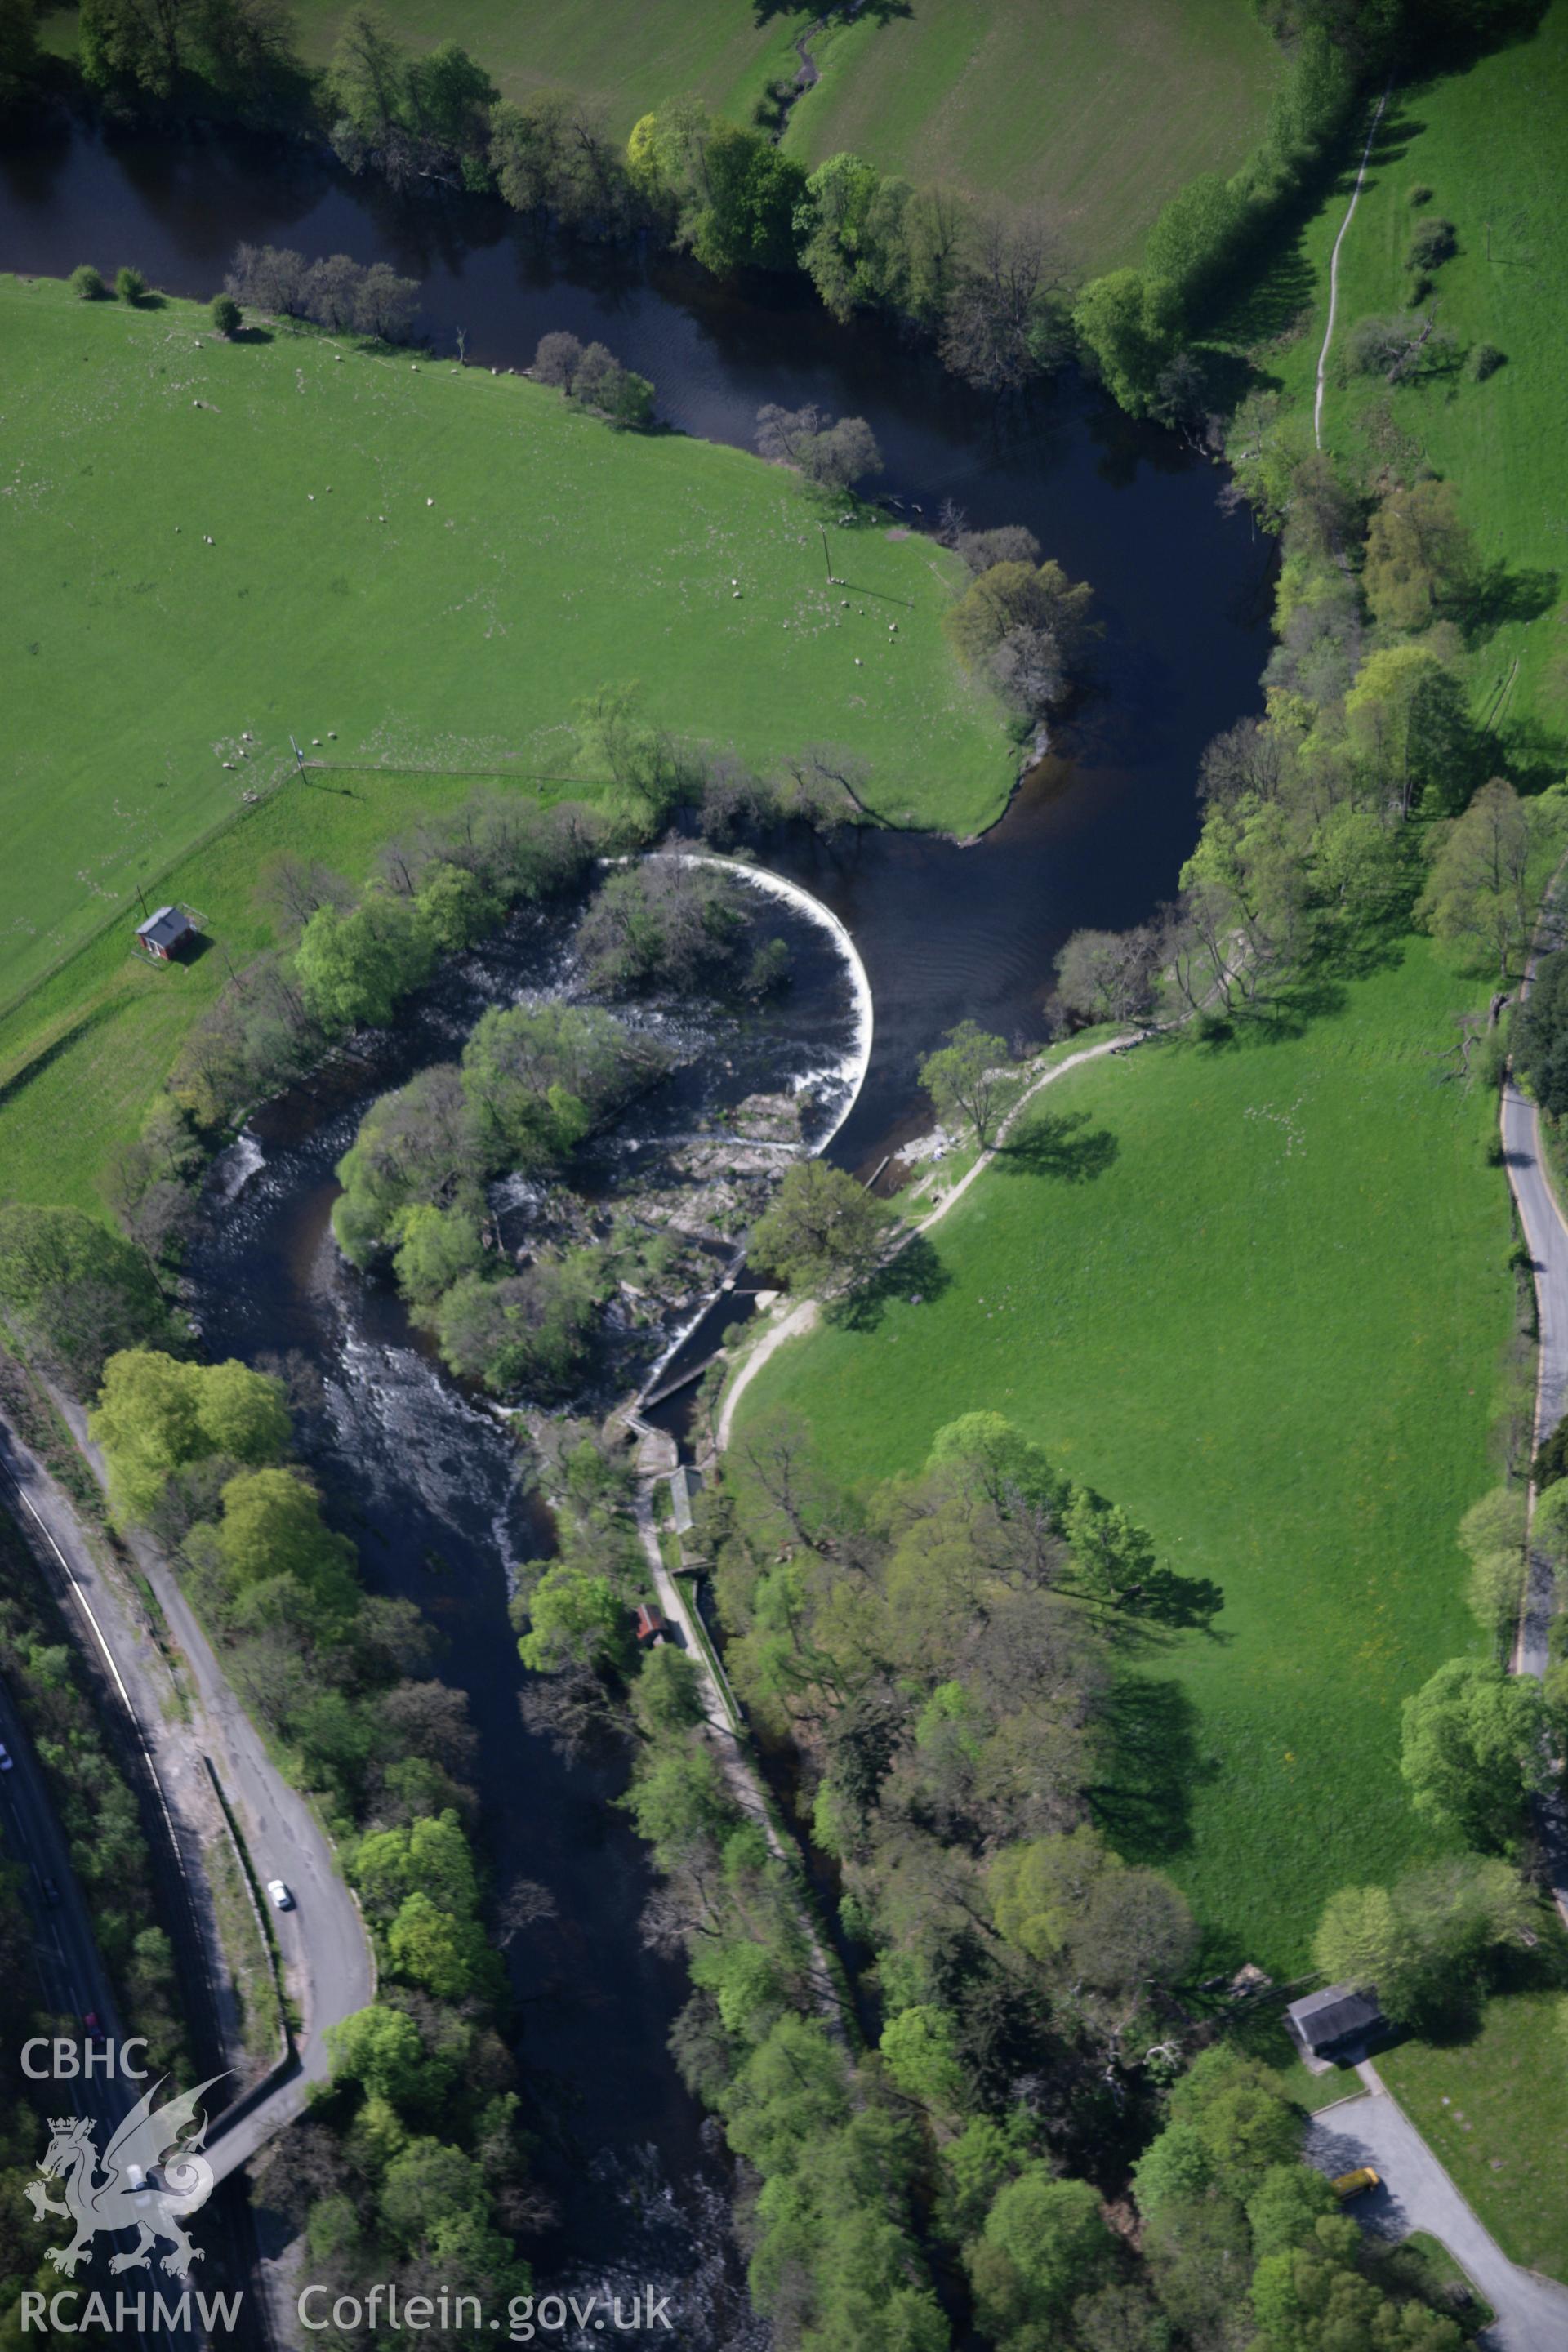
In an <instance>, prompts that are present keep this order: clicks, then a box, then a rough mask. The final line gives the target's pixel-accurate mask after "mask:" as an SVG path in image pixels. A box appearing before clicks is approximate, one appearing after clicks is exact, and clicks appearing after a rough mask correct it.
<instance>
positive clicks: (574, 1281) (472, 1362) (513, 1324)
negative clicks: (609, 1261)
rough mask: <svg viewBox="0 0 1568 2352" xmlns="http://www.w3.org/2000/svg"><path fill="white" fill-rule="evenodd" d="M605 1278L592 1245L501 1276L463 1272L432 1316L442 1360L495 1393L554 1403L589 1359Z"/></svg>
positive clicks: (570, 1385)
mask: <svg viewBox="0 0 1568 2352" xmlns="http://www.w3.org/2000/svg"><path fill="white" fill-rule="evenodd" d="M603 1285H604V1266H603V1260H602V1257H601V1255H600V1254H599V1253H598V1252H597V1251H595V1250H594V1249H590V1248H584V1249H578V1250H572V1251H569V1252H568V1253H567V1254H566V1255H565V1256H564V1257H562V1258H555V1257H544V1256H541V1257H540V1258H539V1259H537V1260H536V1262H535V1263H534V1264H533V1265H531V1266H530V1267H529V1268H528V1269H527V1271H526V1272H525V1273H522V1274H520V1275H509V1276H505V1277H503V1278H502V1279H501V1280H500V1281H498V1282H487V1281H486V1280H485V1279H484V1277H483V1276H482V1275H479V1274H465V1275H463V1276H459V1278H458V1281H457V1282H455V1283H454V1284H453V1286H452V1287H451V1288H450V1289H449V1290H448V1291H447V1292H446V1293H445V1294H444V1296H443V1297H441V1298H440V1300H439V1301H438V1302H437V1306H436V1308H435V1311H434V1314H433V1317H432V1320H433V1321H434V1324H435V1328H436V1336H437V1342H438V1344H439V1347H440V1349H441V1357H442V1360H443V1362H444V1363H446V1364H447V1367H448V1368H449V1370H452V1371H454V1372H458V1373H461V1374H464V1375H468V1376H469V1377H472V1378H475V1379H479V1380H482V1381H483V1382H484V1384H485V1386H486V1387H487V1388H488V1389H489V1391H490V1392H491V1394H492V1395H495V1396H505V1395H507V1394H509V1393H510V1392H511V1391H515V1390H520V1389H521V1390H523V1391H526V1392H527V1393H528V1395H529V1396H530V1397H531V1398H533V1399H535V1400H537V1401H539V1402H545V1403H552V1402H559V1401H560V1400H562V1399H563V1398H564V1397H566V1396H569V1395H570V1393H571V1391H572V1386H573V1383H574V1381H575V1380H576V1379H577V1378H578V1376H579V1375H580V1373H581V1371H582V1369H583V1366H584V1361H585V1360H586V1356H587V1349H588V1343H589V1340H590V1338H591V1336H592V1332H593V1327H594V1310H595V1307H596V1306H597V1304H598V1303H599V1300H600V1298H601V1297H602V1293H603Z"/></svg>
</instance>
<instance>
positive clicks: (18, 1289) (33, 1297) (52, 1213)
mask: <svg viewBox="0 0 1568 2352" xmlns="http://www.w3.org/2000/svg"><path fill="white" fill-rule="evenodd" d="M0 1305H3V1306H4V1307H5V1314H6V1316H7V1318H9V1320H10V1323H11V1326H12V1328H13V1329H14V1331H15V1332H16V1335H17V1337H18V1338H19V1339H21V1340H22V1341H23V1343H24V1345H25V1346H26V1348H27V1349H29V1350H30V1351H31V1352H32V1353H33V1354H35V1355H36V1356H37V1357H38V1359H39V1360H40V1361H41V1362H42V1363H43V1364H44V1365H45V1366H46V1367H47V1369H48V1370H50V1371H52V1372H53V1373H54V1374H55V1375H56V1376H57V1377H58V1379H60V1380H62V1381H64V1382H65V1384H66V1386H67V1387H68V1388H69V1389H70V1390H71V1391H72V1392H73V1393H74V1394H75V1395H77V1396H79V1397H87V1396H90V1395H91V1394H92V1393H93V1391H95V1390H96V1389H97V1387H98V1384H99V1381H100V1378H101V1377H102V1373H103V1368H104V1365H105V1363H106V1362H107V1361H108V1360H109V1359H110V1356H112V1355H114V1354H115V1353H116V1352H117V1351H118V1350H120V1349H127V1348H136V1347H141V1346H144V1345H153V1346H159V1347H167V1346H169V1345H170V1344H171V1343H172V1344H174V1345H176V1346H177V1345H179V1343H180V1342H179V1337H178V1335H177V1334H176V1332H175V1329H174V1325H173V1323H172V1321H171V1319H170V1316H169V1311H168V1309H167V1307H165V1306H164V1304H163V1297H162V1296H161V1294H160V1292H159V1289H158V1286H157V1283H156V1282H155V1280H154V1279H153V1275H152V1272H151V1271H150V1269H149V1267H148V1265H147V1263H146V1260H145V1259H144V1258H143V1256H142V1253H141V1251H140V1250H136V1249H133V1248H132V1246H131V1244H130V1243H129V1242H126V1241H123V1240H122V1239H121V1236H120V1235H119V1234H116V1233H112V1232H110V1228H109V1227H108V1226H107V1225H106V1224H104V1223H102V1222H101V1221H100V1219H99V1218H97V1217H89V1216H88V1215H87V1214H86V1213H84V1212H83V1211H82V1210H80V1209H35V1208H31V1207H27V1206H26V1205H24V1204H23V1203H22V1202H0Z"/></svg>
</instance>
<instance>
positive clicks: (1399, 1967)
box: [1312, 1886, 1420, 2017]
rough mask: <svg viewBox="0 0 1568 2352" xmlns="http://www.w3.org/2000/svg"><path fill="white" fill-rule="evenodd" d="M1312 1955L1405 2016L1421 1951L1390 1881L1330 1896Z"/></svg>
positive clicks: (1334, 1976) (1329, 1972) (1333, 1975)
mask: <svg viewBox="0 0 1568 2352" xmlns="http://www.w3.org/2000/svg"><path fill="white" fill-rule="evenodd" d="M1312 1958H1313V1960H1314V1962H1315V1963H1316V1965H1317V1966H1318V1967H1319V1968H1320V1969H1321V1970H1322V1972H1323V1974H1324V1976H1326V1977H1328V1978H1330V1979H1331V1980H1332V1981H1333V1982H1335V1983H1343V1984H1350V1985H1354V1986H1355V1987H1356V1989H1357V1990H1358V1991H1361V1992H1373V1991H1375V1992H1376V1993H1377V1994H1378V1996H1379V1998H1380V1999H1381V2000H1382V2003H1383V2006H1384V2009H1385V2010H1386V2011H1387V2013H1388V2014H1389V2016H1391V2017H1405V2016H1407V2015H1408V2011H1407V2009H1406V2007H1405V2002H1406V2000H1407V1999H1408V1997H1409V1994H1410V1991H1411V1988H1412V1986H1413V1985H1414V1984H1415V1982H1416V1981H1417V1980H1418V1976H1419V1969H1420V1956H1419V1954H1418V1953H1417V1951H1416V1948H1415V1940H1414V1938H1413V1937H1412V1936H1411V1934H1410V1931H1409V1928H1408V1927H1407V1926H1406V1924H1405V1921H1404V1920H1403V1919H1402V1918H1401V1917H1400V1915H1399V1910H1398V1906H1396V1904H1395V1902H1394V1897H1393V1895H1391V1894H1390V1893H1389V1890H1388V1889H1387V1887H1386V1886H1346V1887H1342V1888H1341V1889H1340V1891H1339V1893H1338V1894H1337V1895H1331V1896H1330V1898H1329V1902H1328V1906H1327V1908H1326V1909H1325V1911H1324V1913H1323V1916H1322V1920H1321V1925H1320V1926H1319V1928H1318V1932H1317V1935H1316V1936H1315V1937H1313V1940H1312Z"/></svg>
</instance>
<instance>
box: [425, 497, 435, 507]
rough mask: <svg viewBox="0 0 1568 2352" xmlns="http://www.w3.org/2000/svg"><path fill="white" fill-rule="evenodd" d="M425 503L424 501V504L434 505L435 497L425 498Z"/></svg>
mask: <svg viewBox="0 0 1568 2352" xmlns="http://www.w3.org/2000/svg"><path fill="white" fill-rule="evenodd" d="M425 503H426V506H427V507H433V506H434V505H435V503H436V501H435V499H426V501H425Z"/></svg>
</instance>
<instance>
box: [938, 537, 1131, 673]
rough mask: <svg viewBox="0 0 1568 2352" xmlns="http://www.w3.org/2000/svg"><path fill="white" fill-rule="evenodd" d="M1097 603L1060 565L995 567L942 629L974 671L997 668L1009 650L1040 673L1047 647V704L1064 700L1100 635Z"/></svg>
mask: <svg viewBox="0 0 1568 2352" xmlns="http://www.w3.org/2000/svg"><path fill="white" fill-rule="evenodd" d="M1093 602H1094V591H1093V589H1092V588H1090V587H1089V585H1088V583H1087V582H1084V581H1077V582H1074V581H1070V580H1069V579H1068V576H1067V573H1066V572H1064V571H1063V570H1062V568H1061V565H1060V564H1059V563H1057V562H1050V561H1047V562H1044V563H1042V564H1040V565H1039V566H1038V567H1035V566H1033V565H1031V564H1028V563H994V564H992V565H991V566H990V568H989V569H988V570H987V571H984V572H982V573H981V574H980V576H979V578H978V579H977V580H975V581H974V582H973V583H972V584H971V585H970V587H969V588H968V589H967V590H966V591H965V592H964V593H963V595H962V596H961V597H960V598H959V600H958V602H957V604H954V605H953V606H952V609H951V610H950V611H949V612H948V613H946V614H944V615H943V617H942V627H943V629H944V630H945V631H946V633H947V635H948V636H949V638H950V639H951V640H952V645H953V646H954V647H955V649H956V651H957V653H958V655H959V656H960V658H961V659H962V660H963V662H964V663H966V664H967V666H968V667H970V668H971V669H974V668H978V667H980V666H981V665H983V664H986V663H995V662H996V660H997V659H998V656H1005V654H1006V651H1007V649H1008V648H1009V647H1011V648H1013V649H1014V650H1015V653H1016V654H1018V653H1022V654H1024V655H1026V656H1028V657H1029V658H1030V659H1031V660H1032V661H1033V663H1034V664H1035V665H1036V667H1037V668H1038V667H1039V656H1040V655H1041V653H1042V651H1044V650H1046V649H1047V646H1048V649H1049V653H1050V656H1051V660H1050V662H1049V664H1048V665H1047V669H1046V670H1045V671H1042V672H1041V673H1040V674H1041V676H1042V677H1043V678H1044V685H1043V688H1041V689H1040V690H1038V691H1037V694H1036V696H1035V699H1036V701H1037V703H1038V704H1040V705H1044V704H1047V703H1050V702H1053V701H1057V700H1059V698H1060V697H1061V695H1062V694H1063V692H1065V690H1066V688H1067V685H1068V681H1069V679H1070V677H1071V675H1072V673H1073V672H1074V670H1075V669H1076V668H1077V667H1078V665H1079V663H1081V661H1082V659H1083V657H1084V655H1085V653H1086V652H1087V650H1088V647H1089V642H1090V640H1091V639H1092V638H1094V637H1096V636H1098V635H1100V626H1099V624H1098V623H1097V622H1094V621H1092V620H1091V619H1090V618H1089V607H1090V605H1091V604H1093Z"/></svg>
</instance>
